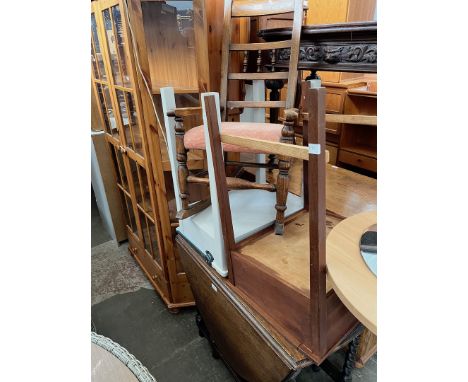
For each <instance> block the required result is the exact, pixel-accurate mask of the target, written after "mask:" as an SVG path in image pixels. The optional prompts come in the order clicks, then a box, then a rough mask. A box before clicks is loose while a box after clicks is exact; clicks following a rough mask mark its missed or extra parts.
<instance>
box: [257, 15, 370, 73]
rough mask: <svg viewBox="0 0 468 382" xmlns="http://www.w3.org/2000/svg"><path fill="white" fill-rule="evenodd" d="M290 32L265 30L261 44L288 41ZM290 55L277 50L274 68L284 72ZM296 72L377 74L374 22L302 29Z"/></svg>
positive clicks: (262, 32)
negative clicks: (319, 71)
mask: <svg viewBox="0 0 468 382" xmlns="http://www.w3.org/2000/svg"><path fill="white" fill-rule="evenodd" d="M290 34H291V29H290V28H276V29H265V30H261V31H259V33H258V36H259V37H261V38H263V39H264V40H265V41H279V40H285V39H288V38H290ZM289 54H290V51H289V49H288V48H286V49H280V50H279V52H278V53H277V61H276V65H275V66H276V68H287V67H288V61H289ZM298 69H300V70H313V71H317V70H322V71H333V72H356V73H377V22H375V21H366V22H354V23H345V24H326V25H304V26H303V27H302V32H301V46H300V52H299V64H298Z"/></svg>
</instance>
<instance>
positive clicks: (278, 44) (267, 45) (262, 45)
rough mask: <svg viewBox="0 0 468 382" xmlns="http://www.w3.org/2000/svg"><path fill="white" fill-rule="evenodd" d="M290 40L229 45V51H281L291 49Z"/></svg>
mask: <svg viewBox="0 0 468 382" xmlns="http://www.w3.org/2000/svg"><path fill="white" fill-rule="evenodd" d="M291 44H292V42H291V40H283V41H272V42H254V43H250V44H231V46H230V47H229V50H270V49H283V48H290V47H291Z"/></svg>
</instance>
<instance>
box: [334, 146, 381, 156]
mask: <svg viewBox="0 0 468 382" xmlns="http://www.w3.org/2000/svg"><path fill="white" fill-rule="evenodd" d="M341 150H346V151H350V152H352V153H355V154H359V155H365V156H367V157H370V158H373V159H377V149H376V148H375V147H372V146H365V145H355V146H341Z"/></svg>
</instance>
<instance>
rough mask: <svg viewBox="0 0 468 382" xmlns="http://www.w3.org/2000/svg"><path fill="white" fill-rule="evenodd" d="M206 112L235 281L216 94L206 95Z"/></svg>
mask: <svg viewBox="0 0 468 382" xmlns="http://www.w3.org/2000/svg"><path fill="white" fill-rule="evenodd" d="M203 97H204V104H205V113H206V125H207V127H208V135H209V138H210V145H209V146H210V150H211V155H212V162H213V167H214V174H215V179H213V181H215V182H216V193H217V195H218V203H219V211H220V215H221V223H222V224H221V228H222V233H223V240H224V250H225V252H226V255H227V256H226V257H227V266H228V275H229V280H230V281H231V282H232V283H234V280H235V275H234V269H233V267H232V262H231V251H232V250H234V249H235V241H234V229H233V226H232V216H231V207H230V205H229V195H228V187H227V182H226V171H225V168H224V158H223V151H222V146H221V135H220V125H219V121H218V108H217V107H216V98H215V96H214V95H205V96H203Z"/></svg>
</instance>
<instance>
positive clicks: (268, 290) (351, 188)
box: [232, 165, 377, 363]
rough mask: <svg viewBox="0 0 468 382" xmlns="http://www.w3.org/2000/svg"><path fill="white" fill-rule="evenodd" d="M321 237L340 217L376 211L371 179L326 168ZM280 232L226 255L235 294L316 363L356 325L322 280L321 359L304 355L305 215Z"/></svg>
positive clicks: (306, 320) (307, 284)
mask: <svg viewBox="0 0 468 382" xmlns="http://www.w3.org/2000/svg"><path fill="white" fill-rule="evenodd" d="M326 168H327V170H326V195H327V198H326V208H327V216H326V226H327V234H328V233H329V232H330V230H331V229H332V228H333V227H334V226H335V225H336V224H337V223H338V222H340V221H341V220H342V219H344V218H346V217H348V216H351V215H354V214H357V213H359V212H363V211H370V210H375V209H376V202H377V200H376V180H375V179H373V178H368V177H366V176H363V175H360V174H356V173H354V172H351V171H348V170H345V169H342V168H338V167H335V166H331V165H327V166H326ZM287 225H288V226H287V227H286V231H285V232H286V233H285V235H283V236H277V235H275V234H274V232H273V230H272V229H269V230H265V231H263V232H262V233H260V234H258V235H256V236H254V237H252V238H250V239H249V240H246V241H244V242H243V243H241V245H240V246H239V248H238V249H237V251H233V252H232V261H233V267H234V268H235V269H236V287H235V288H236V291H237V292H238V293H239V294H240V295H242V296H243V298H244V299H246V301H248V303H249V304H250V305H252V307H254V309H256V310H257V311H258V312H260V313H261V314H262V315H263V316H265V317H267V318H268V320H269V321H270V322H271V323H272V324H273V325H274V326H275V327H276V328H280V329H279V330H281V331H282V333H284V335H285V336H286V337H287V338H288V339H289V340H290V341H291V342H292V343H294V344H295V345H296V346H298V348H301V349H302V350H303V351H305V352H306V353H307V354H308V355H309V357H311V358H312V359H313V360H314V361H315V362H317V363H320V362H322V361H323V359H324V358H325V357H326V356H327V355H328V354H329V353H330V352H331V351H333V348H334V346H335V345H336V343H337V342H339V341H340V338H341V336H342V334H343V332H347V331H351V330H352V329H353V328H354V326H355V325H356V323H357V321H356V320H355V318H354V317H353V316H352V315H351V313H350V312H349V311H348V310H347V309H346V308H345V307H344V305H343V304H341V302H340V301H339V299H338V298H337V297H336V294H335V293H334V291H333V290H331V287H330V285H329V283H328V282H327V287H326V291H327V298H326V304H324V305H326V306H327V322H329V323H331V324H330V325H327V332H326V333H325V337H326V338H327V343H328V348H327V349H326V353H325V355H324V354H322V355H317V354H315V353H312V352H310V351H309V349H308V346H307V343H308V342H309V341H310V339H311V338H309V335H308V334H307V333H308V330H307V329H308V327H309V319H310V318H309V317H308V316H307V313H306V312H307V311H308V305H309V304H310V303H311V299H309V294H310V267H309V261H310V258H309V256H310V252H309V250H310V249H309V235H308V233H309V219H308V214H307V213H306V212H304V213H300V214H297V215H296V216H294V217H293V218H292V219H290V220H289V221H288V222H287Z"/></svg>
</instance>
